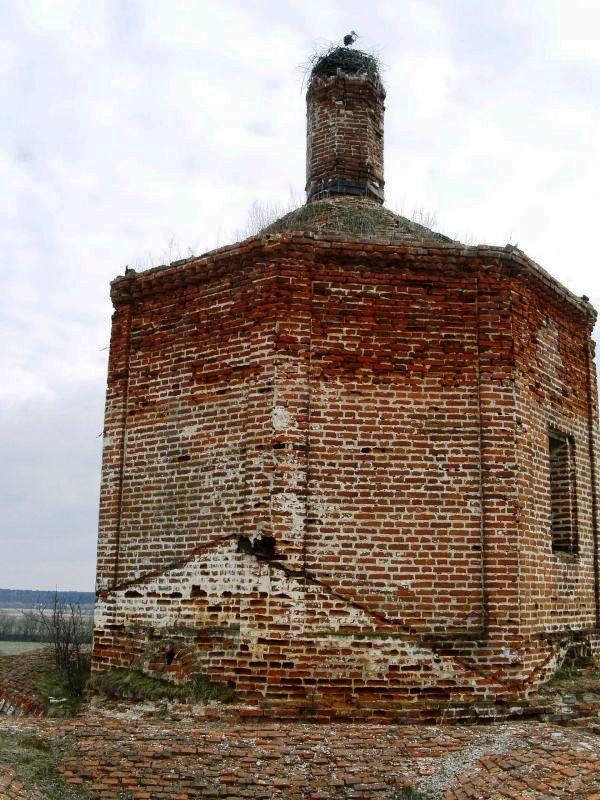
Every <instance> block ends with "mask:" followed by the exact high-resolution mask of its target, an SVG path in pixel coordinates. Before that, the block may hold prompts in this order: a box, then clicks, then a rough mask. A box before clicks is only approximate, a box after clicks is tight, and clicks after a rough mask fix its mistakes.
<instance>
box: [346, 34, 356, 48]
mask: <svg viewBox="0 0 600 800" xmlns="http://www.w3.org/2000/svg"><path fill="white" fill-rule="evenodd" d="M357 39H358V33H357V32H356V31H350V33H347V34H346V35H345V36H344V46H345V47H350V45H351V44H354V42H355V41H356V40H357Z"/></svg>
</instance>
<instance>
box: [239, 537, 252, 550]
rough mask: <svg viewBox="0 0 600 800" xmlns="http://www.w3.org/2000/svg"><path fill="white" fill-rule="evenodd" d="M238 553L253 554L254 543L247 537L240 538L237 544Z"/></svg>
mask: <svg viewBox="0 0 600 800" xmlns="http://www.w3.org/2000/svg"><path fill="white" fill-rule="evenodd" d="M236 552H238V553H251V552H252V542H251V541H250V539H249V538H248V537H247V536H240V538H239V539H238V543H237V550H236Z"/></svg>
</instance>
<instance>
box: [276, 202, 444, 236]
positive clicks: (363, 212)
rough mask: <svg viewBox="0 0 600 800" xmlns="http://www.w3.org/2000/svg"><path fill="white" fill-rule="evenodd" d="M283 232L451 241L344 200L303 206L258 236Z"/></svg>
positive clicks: (384, 211)
mask: <svg viewBox="0 0 600 800" xmlns="http://www.w3.org/2000/svg"><path fill="white" fill-rule="evenodd" d="M286 231H311V232H313V233H320V234H327V233H331V234H335V235H347V236H348V238H355V237H359V238H365V237H373V238H375V239H393V240H394V241H398V242H406V243H410V244H415V243H420V242H452V241H453V240H452V239H450V238H448V237H447V236H444V235H443V234H441V233H436V232H435V231H432V230H430V229H429V228H426V227H425V226H424V225H419V224H418V223H417V222H413V221H412V220H410V219H407V218H406V217H401V216H400V215H399V214H394V213H393V211H390V210H389V209H387V208H384V207H383V206H380V205H379V204H377V203H374V202H373V201H371V200H368V199H366V198H362V197H347V196H342V197H332V198H327V199H325V200H317V201H314V202H311V203H306V205H303V206H300V207H299V208H296V209H294V211H290V213H289V214H285V215H284V216H283V217H280V218H279V219H278V220H275V222H272V223H271V224H270V225H267V227H266V228H263V230H262V231H261V234H267V233H284V232H286Z"/></svg>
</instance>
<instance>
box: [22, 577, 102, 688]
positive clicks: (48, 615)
mask: <svg viewBox="0 0 600 800" xmlns="http://www.w3.org/2000/svg"><path fill="white" fill-rule="evenodd" d="M29 614H30V616H31V617H32V618H33V619H34V620H36V621H37V622H38V624H39V626H40V628H42V629H43V630H44V632H45V639H46V641H48V642H51V643H52V645H53V646H54V658H55V663H56V668H57V669H58V671H59V672H60V673H61V674H62V676H63V677H64V679H65V680H66V682H67V684H68V686H69V688H70V689H71V691H72V692H73V694H74V695H76V696H78V697H79V696H81V694H82V693H83V689H84V687H85V683H86V681H87V678H88V676H89V673H90V648H89V642H90V641H91V624H92V623H91V619H90V618H89V617H88V616H87V615H84V614H83V613H82V611H81V606H80V605H79V604H78V603H65V602H64V601H62V600H61V599H60V598H59V596H58V593H57V592H55V594H54V600H53V602H52V605H51V606H50V607H46V606H39V607H38V608H36V609H35V610H34V611H31V612H29Z"/></svg>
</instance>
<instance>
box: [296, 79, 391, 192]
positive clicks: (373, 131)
mask: <svg viewBox="0 0 600 800" xmlns="http://www.w3.org/2000/svg"><path fill="white" fill-rule="evenodd" d="M384 100H385V91H384V89H383V86H382V84H381V81H380V79H379V76H378V75H366V74H363V75H356V74H348V73H345V72H342V73H341V74H340V75H337V76H321V77H315V78H313V79H312V81H311V83H310V85H309V88H308V92H307V95H306V102H307V150H306V191H307V195H308V199H309V200H311V199H319V198H320V197H323V196H324V195H327V194H329V193H331V192H333V193H341V194H345V193H352V192H350V191H346V190H344V189H343V188H335V185H336V184H339V183H347V184H353V185H356V186H357V187H363V188H362V190H360V191H359V190H355V191H354V192H353V193H355V194H356V193H358V194H365V195H369V196H371V197H373V198H374V199H376V200H377V201H378V202H383V188H384V179H383V115H384V110H385V109H384Z"/></svg>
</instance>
